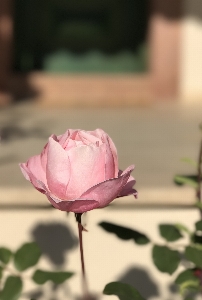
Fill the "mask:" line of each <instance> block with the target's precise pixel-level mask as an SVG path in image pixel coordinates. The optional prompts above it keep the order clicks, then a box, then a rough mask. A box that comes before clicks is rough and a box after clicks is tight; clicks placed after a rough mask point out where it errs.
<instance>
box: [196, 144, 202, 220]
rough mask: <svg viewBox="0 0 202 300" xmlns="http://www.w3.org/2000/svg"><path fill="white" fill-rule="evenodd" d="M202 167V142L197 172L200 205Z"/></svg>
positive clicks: (197, 192)
mask: <svg viewBox="0 0 202 300" xmlns="http://www.w3.org/2000/svg"><path fill="white" fill-rule="evenodd" d="M201 166H202V140H201V143H200V150H199V158H198V170H197V171H198V172H197V176H198V187H197V189H196V198H197V201H198V202H199V203H201V202H202V199H201V179H202V178H201V177H202V170H201ZM199 210H200V216H201V219H202V209H201V208H199Z"/></svg>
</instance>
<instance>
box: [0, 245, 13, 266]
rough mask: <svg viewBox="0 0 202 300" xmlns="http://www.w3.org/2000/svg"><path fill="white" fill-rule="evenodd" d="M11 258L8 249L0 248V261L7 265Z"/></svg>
mask: <svg viewBox="0 0 202 300" xmlns="http://www.w3.org/2000/svg"><path fill="white" fill-rule="evenodd" d="M11 256H12V252H11V251H10V250H9V249H8V248H4V247H1V248H0V261H2V262H3V263H4V264H7V263H8V262H9V260H10V258H11Z"/></svg>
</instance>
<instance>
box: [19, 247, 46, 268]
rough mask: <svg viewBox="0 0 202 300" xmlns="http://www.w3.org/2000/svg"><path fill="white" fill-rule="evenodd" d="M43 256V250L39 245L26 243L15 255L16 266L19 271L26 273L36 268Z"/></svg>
mask: <svg viewBox="0 0 202 300" xmlns="http://www.w3.org/2000/svg"><path fill="white" fill-rule="evenodd" d="M40 256H41V250H40V249H39V247H38V245H37V244H36V243H35V242H33V243H26V244H24V245H22V246H21V247H20V249H18V250H17V251H16V253H15V254H14V264H15V267H16V269H17V270H19V271H24V270H26V269H28V268H30V267H32V266H35V265H36V264H37V262H38V260H39V258H40Z"/></svg>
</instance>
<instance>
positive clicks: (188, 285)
mask: <svg viewBox="0 0 202 300" xmlns="http://www.w3.org/2000/svg"><path fill="white" fill-rule="evenodd" d="M175 283H176V284H177V285H179V288H180V293H181V295H184V294H185V293H186V292H189V291H199V290H200V280H199V278H197V277H196V276H195V275H194V270H193V269H188V270H185V271H183V272H181V273H180V274H179V275H178V277H177V278H176V280H175Z"/></svg>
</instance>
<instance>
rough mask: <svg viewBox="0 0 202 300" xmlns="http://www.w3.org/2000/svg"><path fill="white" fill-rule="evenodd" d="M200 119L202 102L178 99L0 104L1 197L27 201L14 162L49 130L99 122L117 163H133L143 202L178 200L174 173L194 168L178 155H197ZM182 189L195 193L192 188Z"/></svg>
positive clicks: (86, 126)
mask: <svg viewBox="0 0 202 300" xmlns="http://www.w3.org/2000/svg"><path fill="white" fill-rule="evenodd" d="M201 121H202V106H194V105H193V106H189V107H184V106H183V107H182V105H179V104H178V105H176V104H175V105H174V104H170V105H168V104H161V105H159V104H158V105H153V106H150V107H144V108H140V107H139V108H137V107H136V108H135V107H134V108H125V109H123V108H121V109H112V108H110V109H103V108H102V109H84V108H83V109H66V110H65V109H61V110H53V109H52V110H51V109H50V110H48V109H44V108H41V107H37V106H36V105H34V104H33V103H31V102H26V103H21V104H18V105H15V106H11V107H9V108H5V109H1V111H0V128H1V137H2V141H1V146H0V149H1V150H0V178H1V180H0V195H1V198H2V200H1V203H4V204H5V203H7V202H8V203H9V201H10V202H13V201H14V202H16V203H19V202H22V201H27V202H28V203H29V199H26V200H22V197H24V196H25V195H29V197H30V199H31V198H32V196H31V194H30V193H32V191H33V190H32V189H31V187H30V184H29V183H28V182H27V181H26V180H24V178H23V176H22V175H21V172H20V170H19V167H18V163H19V162H24V161H26V160H27V159H28V158H29V156H31V155H34V154H38V153H39V152H40V151H41V149H42V148H43V146H44V144H45V142H46V141H47V138H48V137H49V136H50V134H52V133H55V134H61V133H64V132H65V130H66V129H67V128H81V129H86V130H93V129H95V128H98V127H99V128H102V129H104V130H105V131H106V132H107V133H108V134H109V135H110V136H111V137H112V139H113V140H114V142H115V144H116V146H117V149H118V154H119V165H120V168H123V169H124V168H126V167H127V166H129V165H130V164H133V163H134V164H135V165H136V169H135V171H134V172H133V176H134V177H135V178H136V180H137V186H136V187H137V188H138V189H139V192H140V197H139V198H140V200H141V195H144V196H142V201H143V202H144V201H146V202H148V203H150V199H151V202H152V201H154V202H155V201H157V202H159V203H160V202H161V201H163V203H169V202H170V201H175V202H176V201H177V202H178V200H179V199H178V197H179V193H180V194H181V191H182V189H179V188H178V187H177V188H176V187H175V186H174V185H173V180H172V179H173V175H174V174H176V173H189V172H194V167H191V166H189V165H187V164H185V163H183V162H181V161H180V159H181V158H182V157H190V158H193V159H196V158H197V156H198V146H199V141H200V135H201V133H200V131H199V130H198V127H199V126H198V125H199V123H200V122H201ZM141 191H142V193H141ZM184 191H185V190H184ZM186 191H187V192H188V193H192V195H193V192H192V191H191V190H190V189H187V190H186ZM23 193H24V194H23ZM23 195H24V196H23ZM182 195H183V197H184V195H187V193H185V194H182ZM189 196H190V194H189ZM33 197H36V194H35V193H34V194H33ZM143 198H144V199H143ZM145 198H147V199H145ZM152 199H153V200H152ZM30 201H31V200H30ZM181 201H183V199H181ZM186 201H187V200H186V199H185V202H186ZM188 201H189V200H188ZM181 203H182V202H181Z"/></svg>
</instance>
